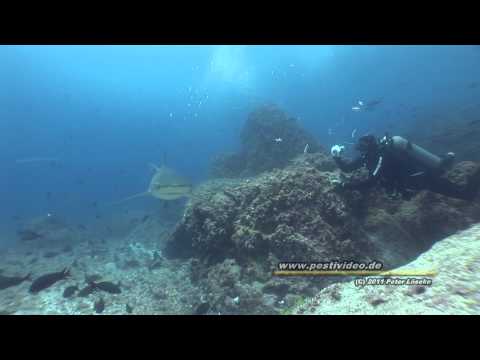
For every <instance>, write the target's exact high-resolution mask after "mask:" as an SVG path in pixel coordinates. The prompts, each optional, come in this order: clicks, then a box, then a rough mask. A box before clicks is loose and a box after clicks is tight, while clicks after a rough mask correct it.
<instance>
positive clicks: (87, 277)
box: [85, 274, 102, 284]
mask: <svg viewBox="0 0 480 360" xmlns="http://www.w3.org/2000/svg"><path fill="white" fill-rule="evenodd" d="M101 278H102V276H101V275H98V274H91V275H85V282H86V283H87V284H91V283H93V282H95V281H98V280H100V279H101Z"/></svg>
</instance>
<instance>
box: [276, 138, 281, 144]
mask: <svg viewBox="0 0 480 360" xmlns="http://www.w3.org/2000/svg"><path fill="white" fill-rule="evenodd" d="M274 141H275V142H277V143H280V142H282V141H283V139H282V138H276V139H274Z"/></svg>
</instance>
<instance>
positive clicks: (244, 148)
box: [211, 105, 324, 178]
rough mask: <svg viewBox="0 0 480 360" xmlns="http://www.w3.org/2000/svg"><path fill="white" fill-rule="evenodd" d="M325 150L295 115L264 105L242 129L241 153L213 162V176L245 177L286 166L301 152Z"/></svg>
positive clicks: (252, 114) (219, 157) (254, 112)
mask: <svg viewBox="0 0 480 360" xmlns="http://www.w3.org/2000/svg"><path fill="white" fill-rule="evenodd" d="M307 144H308V151H309V152H310V153H315V152H323V151H324V150H323V148H322V147H321V146H320V145H319V144H318V142H317V141H316V140H315V138H314V137H313V136H312V135H310V134H308V133H307V132H306V131H305V130H304V129H303V128H301V126H300V125H299V123H298V121H297V120H296V119H295V118H292V117H289V116H288V115H287V114H285V113H284V112H283V111H282V110H280V109H279V108H278V107H276V106H274V105H264V106H261V107H259V108H258V109H256V110H255V111H253V112H252V113H250V115H249V117H248V119H247V121H246V123H245V126H244V127H243V129H242V132H241V149H240V152H239V153H235V154H224V155H220V156H218V157H217V158H216V159H215V160H214V162H213V165H212V169H211V175H212V176H213V177H226V178H230V177H243V176H253V175H257V174H260V173H261V172H263V171H267V170H272V169H275V168H278V169H281V168H284V167H285V166H286V165H287V164H288V162H289V160H291V159H293V158H294V157H296V156H297V155H299V154H302V153H303V152H304V150H305V147H306V146H307Z"/></svg>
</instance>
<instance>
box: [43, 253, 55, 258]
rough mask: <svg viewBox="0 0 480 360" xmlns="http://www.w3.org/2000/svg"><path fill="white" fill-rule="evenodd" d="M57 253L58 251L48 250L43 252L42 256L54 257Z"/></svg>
mask: <svg viewBox="0 0 480 360" xmlns="http://www.w3.org/2000/svg"><path fill="white" fill-rule="evenodd" d="M57 255H58V253H57V252H55V251H48V252H46V253H45V254H43V257H44V258H47V259H50V258H54V257H55V256H57Z"/></svg>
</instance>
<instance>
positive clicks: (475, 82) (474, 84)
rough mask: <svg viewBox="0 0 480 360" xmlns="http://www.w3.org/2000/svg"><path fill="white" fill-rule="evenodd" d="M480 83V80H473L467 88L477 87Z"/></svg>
mask: <svg viewBox="0 0 480 360" xmlns="http://www.w3.org/2000/svg"><path fill="white" fill-rule="evenodd" d="M478 85H480V83H479V82H478V81H473V82H471V83H469V84H468V85H467V88H469V89H476V88H477V87H478Z"/></svg>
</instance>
